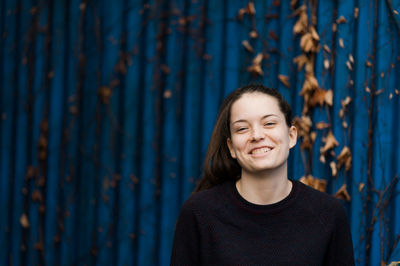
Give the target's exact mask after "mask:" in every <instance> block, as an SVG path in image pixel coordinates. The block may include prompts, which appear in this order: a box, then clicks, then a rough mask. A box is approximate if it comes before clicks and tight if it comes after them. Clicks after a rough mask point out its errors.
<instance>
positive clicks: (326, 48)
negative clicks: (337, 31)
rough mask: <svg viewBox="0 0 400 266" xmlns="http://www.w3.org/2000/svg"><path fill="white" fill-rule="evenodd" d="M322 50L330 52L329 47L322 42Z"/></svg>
mask: <svg viewBox="0 0 400 266" xmlns="http://www.w3.org/2000/svg"><path fill="white" fill-rule="evenodd" d="M324 50H325V52H327V53H331V49H329V47H328V45H326V44H324Z"/></svg>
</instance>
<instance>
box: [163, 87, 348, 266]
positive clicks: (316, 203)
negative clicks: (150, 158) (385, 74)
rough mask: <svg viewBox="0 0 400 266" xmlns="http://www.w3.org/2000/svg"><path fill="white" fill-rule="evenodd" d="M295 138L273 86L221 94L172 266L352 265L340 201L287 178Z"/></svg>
mask: <svg viewBox="0 0 400 266" xmlns="http://www.w3.org/2000/svg"><path fill="white" fill-rule="evenodd" d="M296 139H297V129H296V127H294V126H293V125H292V118H291V108H290V106H289V104H288V103H287V102H286V101H285V100H284V99H283V97H282V96H281V94H280V93H279V92H277V91H276V90H274V89H270V88H267V87H265V86H263V85H249V86H245V87H242V88H239V89H237V90H235V91H234V92H232V93H231V94H230V95H229V96H228V97H227V98H226V99H225V101H224V102H223V104H222V106H221V109H220V112H219V115H218V118H217V122H216V124H215V127H214V131H213V134H212V136H211V140H210V144H209V148H208V151H207V154H206V158H205V164H204V176H203V177H202V179H201V180H200V182H199V184H198V186H197V188H196V193H194V194H192V195H191V196H190V197H189V199H188V200H187V201H186V202H185V204H184V206H183V207H182V210H181V213H180V215H179V218H178V222H177V225H176V230H175V239H174V246H173V252H172V257H171V265H254V264H257V265H292V264H296V265H354V258H353V248H352V242H351V235H350V230H349V224H348V221H347V218H346V214H345V211H344V208H343V206H342V205H341V203H340V202H339V201H337V200H336V199H334V198H333V197H331V196H329V195H327V194H324V193H322V192H319V191H316V190H313V189H312V188H309V187H307V186H305V185H304V184H302V183H300V182H298V181H295V180H292V179H290V178H288V176H287V159H288V156H289V151H290V149H291V148H292V147H294V146H295V145H296Z"/></svg>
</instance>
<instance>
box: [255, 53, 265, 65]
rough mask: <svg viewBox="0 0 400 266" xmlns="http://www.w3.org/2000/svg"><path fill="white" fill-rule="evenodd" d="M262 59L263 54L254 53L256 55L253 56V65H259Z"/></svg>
mask: <svg viewBox="0 0 400 266" xmlns="http://www.w3.org/2000/svg"><path fill="white" fill-rule="evenodd" d="M262 60H263V54H262V53H259V54H257V55H256V57H254V59H253V64H254V65H261V62H262Z"/></svg>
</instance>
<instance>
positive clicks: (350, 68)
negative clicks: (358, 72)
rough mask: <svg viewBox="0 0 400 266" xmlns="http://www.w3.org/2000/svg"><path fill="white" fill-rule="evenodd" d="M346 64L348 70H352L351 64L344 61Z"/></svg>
mask: <svg viewBox="0 0 400 266" xmlns="http://www.w3.org/2000/svg"><path fill="white" fill-rule="evenodd" d="M346 66H347V68H348V69H349V70H350V71H353V67H352V66H351V64H350V62H349V61H346Z"/></svg>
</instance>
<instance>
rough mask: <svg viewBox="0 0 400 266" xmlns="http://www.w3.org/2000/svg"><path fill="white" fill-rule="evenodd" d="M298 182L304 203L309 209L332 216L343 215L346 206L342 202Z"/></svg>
mask: <svg viewBox="0 0 400 266" xmlns="http://www.w3.org/2000/svg"><path fill="white" fill-rule="evenodd" d="M296 182H298V186H299V188H300V191H301V193H300V195H301V198H302V202H304V204H306V205H307V206H308V207H310V208H313V209H314V210H316V211H317V212H319V213H321V212H331V214H333V213H340V214H342V213H343V212H344V206H343V204H342V202H340V200H338V199H336V198H335V197H333V196H331V195H329V194H328V193H325V192H321V191H318V190H316V189H314V188H312V187H309V186H307V185H305V184H303V183H302V182H300V181H296Z"/></svg>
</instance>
